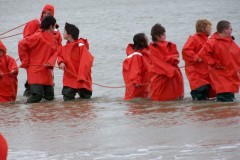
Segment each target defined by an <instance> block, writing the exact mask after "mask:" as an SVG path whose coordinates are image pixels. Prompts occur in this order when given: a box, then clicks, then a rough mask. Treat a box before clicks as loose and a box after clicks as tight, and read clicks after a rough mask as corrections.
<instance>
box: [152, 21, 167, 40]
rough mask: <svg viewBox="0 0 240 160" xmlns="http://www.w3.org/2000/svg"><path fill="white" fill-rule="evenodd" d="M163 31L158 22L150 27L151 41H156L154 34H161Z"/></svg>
mask: <svg viewBox="0 0 240 160" xmlns="http://www.w3.org/2000/svg"><path fill="white" fill-rule="evenodd" d="M165 32H166V30H165V28H164V27H163V26H162V25H161V24H159V23H157V24H155V25H154V26H153V27H152V29H151V36H152V41H154V42H155V41H157V38H156V36H161V35H162V34H163V33H165Z"/></svg>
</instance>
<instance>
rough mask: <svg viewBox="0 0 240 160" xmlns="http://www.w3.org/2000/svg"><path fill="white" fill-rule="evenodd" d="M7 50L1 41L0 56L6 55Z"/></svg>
mask: <svg viewBox="0 0 240 160" xmlns="http://www.w3.org/2000/svg"><path fill="white" fill-rule="evenodd" d="M6 52H7V49H6V47H5V45H4V44H3V43H2V41H1V40H0V56H3V55H4V54H6Z"/></svg>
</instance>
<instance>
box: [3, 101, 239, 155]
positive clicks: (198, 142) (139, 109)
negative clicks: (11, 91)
mask: <svg viewBox="0 0 240 160" xmlns="http://www.w3.org/2000/svg"><path fill="white" fill-rule="evenodd" d="M10 106H11V107H9V106H8V105H7V106H0V119H1V121H0V126H1V129H2V128H3V133H4V135H6V138H7V139H8V142H9V144H10V150H9V159H21V160H25V159H26V160H27V159H29V158H30V159H39V160H45V159H49V160H56V159H76V160H77V159H87V160H88V159H89V160H90V159H99V160H100V159H102V160H110V159H121V160H122V159H124V160H125V159H126V160H127V159H143V160H144V159H192V158H193V157H194V158H193V159H201V158H202V157H205V158H209V159H214V158H216V157H217V159H221V158H226V159H232V158H233V159H234V158H236V157H238V156H239V153H240V152H239V151H240V137H239V131H240V129H239V124H240V122H239V117H240V113H239V107H240V105H239V104H238V103H216V102H192V101H191V100H190V99H185V100H183V101H172V102H151V101H150V100H143V99H135V100H132V101H125V102H124V101H122V100H121V99H105V98H93V99H92V100H76V101H73V102H62V101H61V100H56V101H55V103H52V102H43V103H39V104H25V105H23V104H14V105H13V104H11V105H10Z"/></svg>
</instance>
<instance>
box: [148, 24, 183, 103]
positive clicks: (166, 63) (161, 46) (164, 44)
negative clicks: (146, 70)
mask: <svg viewBox="0 0 240 160" xmlns="http://www.w3.org/2000/svg"><path fill="white" fill-rule="evenodd" d="M151 35H152V41H153V42H152V43H151V44H150V45H149V51H150V52H149V58H150V62H151V69H150V74H151V86H150V96H151V99H152V100H153V101H170V100H178V99H182V98H183V96H184V86H183V77H182V73H181V70H180V68H179V67H178V64H179V53H178V51H177V47H176V45H175V44H174V43H172V42H169V41H166V30H165V28H164V27H163V26H162V25H161V24H158V23H157V24H155V25H154V26H153V27H152V29H151Z"/></svg>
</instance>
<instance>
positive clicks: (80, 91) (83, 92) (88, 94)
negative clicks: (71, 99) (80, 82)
mask: <svg viewBox="0 0 240 160" xmlns="http://www.w3.org/2000/svg"><path fill="white" fill-rule="evenodd" d="M77 92H78V94H79V96H80V97H81V98H83V99H90V98H91V96H92V92H91V91H89V90H87V89H85V88H80V89H78V91H77Z"/></svg>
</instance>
